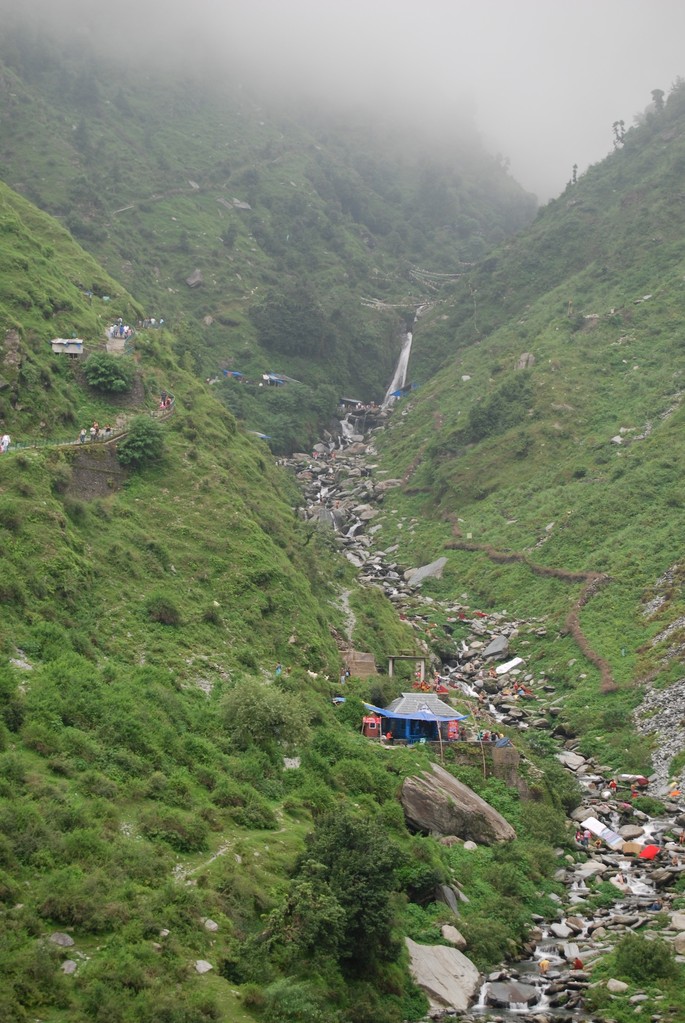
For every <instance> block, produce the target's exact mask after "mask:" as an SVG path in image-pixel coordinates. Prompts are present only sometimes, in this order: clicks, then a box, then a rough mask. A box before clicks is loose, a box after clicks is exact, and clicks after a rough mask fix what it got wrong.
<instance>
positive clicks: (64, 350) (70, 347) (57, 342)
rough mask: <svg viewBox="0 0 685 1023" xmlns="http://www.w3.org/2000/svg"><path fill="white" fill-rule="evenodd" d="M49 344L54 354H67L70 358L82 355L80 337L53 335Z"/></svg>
mask: <svg viewBox="0 0 685 1023" xmlns="http://www.w3.org/2000/svg"><path fill="white" fill-rule="evenodd" d="M50 344H51V345H52V350H53V352H54V353H55V354H56V355H69V356H71V358H72V359H73V358H76V357H77V356H78V355H83V341H82V340H81V338H80V337H53V339H52V341H51V342H50Z"/></svg>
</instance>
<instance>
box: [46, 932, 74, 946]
mask: <svg viewBox="0 0 685 1023" xmlns="http://www.w3.org/2000/svg"><path fill="white" fill-rule="evenodd" d="M50 941H51V942H52V944H53V945H59V947H60V948H71V946H72V945H73V944H74V939H73V938H72V937H71V935H70V934H65V933H64V932H63V931H55V933H54V934H51V935H50Z"/></svg>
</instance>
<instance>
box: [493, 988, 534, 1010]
mask: <svg viewBox="0 0 685 1023" xmlns="http://www.w3.org/2000/svg"><path fill="white" fill-rule="evenodd" d="M539 1001H540V991H539V990H538V988H536V987H534V986H533V985H532V984H520V983H519V982H518V981H506V982H504V983H503V982H495V983H493V984H488V986H487V990H486V992H485V1002H486V1005H491V1006H492V1007H493V1008H495V1009H508V1008H509V1006H510V1005H512V1004H514V1003H515V1004H516V1005H527V1006H528V1007H529V1008H530V1006H532V1005H535V1004H536V1003H537V1002H539Z"/></svg>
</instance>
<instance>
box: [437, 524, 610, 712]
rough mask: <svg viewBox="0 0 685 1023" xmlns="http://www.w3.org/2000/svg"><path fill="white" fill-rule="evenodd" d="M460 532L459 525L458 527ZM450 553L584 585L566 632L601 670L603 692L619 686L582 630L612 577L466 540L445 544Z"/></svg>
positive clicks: (606, 663) (566, 624)
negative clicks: (584, 614) (584, 611)
mask: <svg viewBox="0 0 685 1023" xmlns="http://www.w3.org/2000/svg"><path fill="white" fill-rule="evenodd" d="M457 530H458V526H457ZM445 547H446V548H447V549H448V550H457V551H478V552H479V553H481V554H485V555H486V556H487V557H488V558H490V560H491V561H494V562H496V563H497V564H499V565H507V564H514V563H518V564H522V565H525V566H526V568H528V569H529V570H530V571H531V572H532V573H533V574H534V575H539V576H547V577H548V578H553V579H561V580H563V582H567V583H582V584H583V588H582V590H581V591H580V595H579V597H578V599H577V600H576V601H575V603H574V604H573V607H572V608H571V610H570V611H569V613H568V614H567V615H566V622H565V626H566V630H567V631H568V633H569V634H570V635H571V637H572V638H573V640H574V642H575V644H576V646H577V647H578V649H579V650H580V651H581V653H582V654H583V657H585V658H586V659H587V660H588V661H590V663H591V664H594V665H595V667H596V668H597V669H598V670H599V673H600V677H601V679H602V692H603V693H611V692H613V691H614V690H615V689H616V688H617V686H616V682H615V681H614V677H613V675H612V673H611V665H610V664H609V662H608V661H607V660H606V658H604V657H602V656H601V655H600V654H598V653H597V651H596V650H593V649H592V647H591V646H590V643H589V641H588V639H587V636H586V635H585V633H584V632H583V630H582V629H581V627H580V610H581V608H583V607H585V605H586V604H587V603H588V601H589V600H591V599H592V597H594V595H595V593H597V591H598V590H600V589H601V588H602V587H603V586H606V585H607V584H608V583H610V582H611V577H610V576H608V575H606V574H605V573H603V572H570V571H568V570H567V569H565V568H553V567H552V566H550V565H540V564H538V563H537V562H535V561H530V559H529V558H528V557H527V556H526V555H525V554H521V553H520V552H518V551H498V550H496V549H495V548H494V547H492V546H491V545H490V544H480V543H469V542H467V541H466V540H461V539H457V538H455V539H454V540H450V541H449V542H448V543H446V544H445Z"/></svg>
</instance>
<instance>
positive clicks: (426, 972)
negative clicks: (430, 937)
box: [404, 938, 480, 1013]
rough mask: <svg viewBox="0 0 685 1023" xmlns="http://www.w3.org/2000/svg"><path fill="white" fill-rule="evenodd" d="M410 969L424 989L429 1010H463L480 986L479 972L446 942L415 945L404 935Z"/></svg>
mask: <svg viewBox="0 0 685 1023" xmlns="http://www.w3.org/2000/svg"><path fill="white" fill-rule="evenodd" d="M404 940H405V942H406V945H407V949H408V951H409V971H410V973H411V975H412V977H413V978H414V981H415V982H416V984H418V986H419V987H420V988H421V989H422V990H423V991H424V992H425V994H426V997H427V998H428V1001H429V1002H430V1007H431V1010H432V1011H436V1010H437V1011H440V1010H444V1009H454V1010H455V1012H457V1013H461V1012H466V1011H467V1009H468V1007H469V1005H470V1004H471V1002H472V1001H473V999H474V998H475V996H476V994H477V992H478V990H479V988H480V973H479V972H478V969H477V967H476V966H474V964H473V963H472V962H471V960H470V959H469V958H467V956H465V955H464V954H463V953H462V952H460V951H459V949H456V948H448V947H447V946H446V945H418V944H417V943H416V942H415V941H412V940H411V938H405V939H404Z"/></svg>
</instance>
